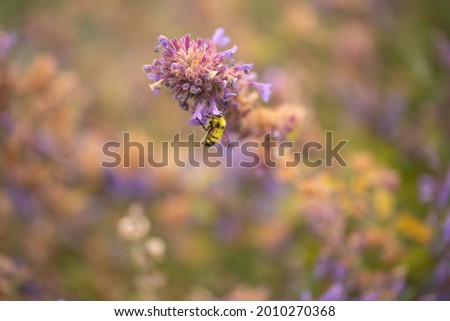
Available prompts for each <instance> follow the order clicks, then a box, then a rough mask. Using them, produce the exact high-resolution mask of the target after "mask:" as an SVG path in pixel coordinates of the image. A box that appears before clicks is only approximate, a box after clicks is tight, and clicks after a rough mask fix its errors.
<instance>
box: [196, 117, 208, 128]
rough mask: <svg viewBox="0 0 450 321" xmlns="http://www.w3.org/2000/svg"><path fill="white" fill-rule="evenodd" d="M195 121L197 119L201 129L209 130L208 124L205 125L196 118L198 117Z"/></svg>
mask: <svg viewBox="0 0 450 321" xmlns="http://www.w3.org/2000/svg"><path fill="white" fill-rule="evenodd" d="M197 121H198V123H199V124H200V126H202V127H203V129H204V130H205V131H208V130H209V126H208V127H206V126H205V125H204V124H203V123H202V122H201V121H200V120H198V119H197Z"/></svg>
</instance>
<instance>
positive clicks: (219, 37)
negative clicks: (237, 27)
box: [212, 28, 231, 47]
mask: <svg viewBox="0 0 450 321" xmlns="http://www.w3.org/2000/svg"><path fill="white" fill-rule="evenodd" d="M230 40H231V39H230V37H228V36H225V29H223V28H217V29H216V31H215V32H214V34H213V36H212V41H213V42H214V43H215V44H216V45H218V46H219V47H223V46H226V45H228V43H229V42H230Z"/></svg>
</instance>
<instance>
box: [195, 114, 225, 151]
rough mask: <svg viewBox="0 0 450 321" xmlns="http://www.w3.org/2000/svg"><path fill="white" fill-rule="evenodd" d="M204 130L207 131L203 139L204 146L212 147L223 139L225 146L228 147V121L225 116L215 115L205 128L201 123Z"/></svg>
mask: <svg viewBox="0 0 450 321" xmlns="http://www.w3.org/2000/svg"><path fill="white" fill-rule="evenodd" d="M200 125H201V126H202V127H203V129H204V130H205V131H206V136H205V138H204V139H203V142H202V144H203V146H206V147H210V146H213V145H214V144H215V143H217V142H219V141H220V140H221V139H222V138H223V141H224V143H225V146H226V145H228V143H227V142H226V141H229V139H228V135H227V134H226V133H225V127H226V126H227V121H226V120H225V117H224V116H223V114H220V115H214V116H212V117H211V118H209V121H208V124H207V125H206V126H205V125H204V124H202V123H200Z"/></svg>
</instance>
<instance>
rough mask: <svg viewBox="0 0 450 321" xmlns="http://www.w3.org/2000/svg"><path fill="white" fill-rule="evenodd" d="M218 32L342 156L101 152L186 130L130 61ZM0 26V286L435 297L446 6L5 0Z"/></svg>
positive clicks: (446, 294) (449, 294) (441, 295)
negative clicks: (116, 162)
mask: <svg viewBox="0 0 450 321" xmlns="http://www.w3.org/2000/svg"><path fill="white" fill-rule="evenodd" d="M217 27H224V28H225V30H226V32H227V34H228V35H229V36H230V37H231V43H232V44H237V45H238V47H239V49H238V51H237V52H236V54H235V55H234V58H235V59H236V60H238V61H245V62H254V63H255V71H256V72H257V73H258V75H259V78H260V79H262V81H265V82H269V83H272V97H271V100H270V102H269V103H267V104H263V105H264V106H263V107H264V108H268V109H270V108H277V107H278V106H281V105H283V106H284V105H287V106H289V108H291V109H293V110H296V112H297V113H298V115H301V117H299V118H298V122H297V124H296V126H295V128H294V130H293V131H292V132H291V133H290V136H289V138H290V139H293V140H295V141H298V142H305V141H308V140H319V141H323V139H324V133H325V131H333V132H334V134H335V140H338V139H344V140H349V143H348V144H347V145H346V147H345V148H344V149H343V156H344V158H345V160H346V161H347V163H348V165H349V166H348V167H339V166H334V167H330V168H325V167H319V168H307V167H305V166H298V167H296V168H283V167H278V168H277V169H267V168H257V169H242V168H236V167H235V168H216V169H210V168H204V167H202V168H196V169H194V168H177V167H175V166H169V167H167V168H162V169H155V168H145V169H139V168H137V162H136V159H133V160H132V164H133V166H132V167H131V168H128V169H127V168H117V169H109V170H107V169H105V168H102V167H101V166H100V163H101V161H102V146H103V144H104V143H105V142H107V141H109V140H119V141H120V140H121V138H122V133H123V132H130V133H131V138H132V139H133V140H136V141H142V142H143V143H145V142H146V141H148V140H154V141H156V142H159V141H163V140H170V139H171V138H172V135H173V134H174V133H176V132H178V131H181V133H182V137H183V135H187V134H189V133H190V132H192V131H195V133H196V135H197V137H198V138H201V137H202V135H203V132H202V130H201V128H198V127H193V126H189V124H188V120H189V118H190V116H191V115H190V114H189V113H187V112H184V111H183V110H181V109H180V108H179V107H178V104H177V102H176V101H173V100H172V97H171V96H172V95H171V94H170V93H169V92H168V91H167V90H162V91H161V93H160V94H159V95H158V96H156V95H153V93H152V92H151V91H150V90H149V88H148V85H147V83H148V80H147V78H146V75H145V73H144V72H143V70H142V65H144V64H149V63H152V61H153V59H155V58H158V54H156V53H154V51H153V49H154V48H155V45H156V41H157V35H158V34H163V35H165V36H167V37H169V38H172V37H180V36H182V35H183V34H186V33H189V34H191V35H192V36H193V37H194V38H195V37H210V36H211V35H212V34H213V32H214V30H215V29H216V28H217ZM0 30H1V31H0V169H1V174H0V299H3V300H11V299H12V300H55V299H67V300H71V299H73V300H214V299H220V300H270V299H275V300H279V299H284V300H297V299H314V300H316V299H317V300H319V299H322V300H450V247H449V245H450V202H449V198H450V162H449V160H450V143H449V142H450V109H449V107H450V3H449V2H448V1H446V0H435V1H432V2H431V1H420V0H409V1H406V0H395V1H387V0H367V1H363V0H314V1H313V0H309V1H306V0H305V1H301V0H280V1H270V0H251V1H238V0H226V1H209V0H203V1H201V0H195V1H182V0H170V1H162V0H160V1H159V0H155V1H144V0H137V1H132V2H131V1H125V0H109V1H104V0H98V1H87V0H80V1H45V0H38V1H27V0H15V1H13V0H6V1H1V2H0ZM261 104H262V103H261Z"/></svg>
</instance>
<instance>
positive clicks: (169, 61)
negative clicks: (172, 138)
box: [143, 28, 270, 125]
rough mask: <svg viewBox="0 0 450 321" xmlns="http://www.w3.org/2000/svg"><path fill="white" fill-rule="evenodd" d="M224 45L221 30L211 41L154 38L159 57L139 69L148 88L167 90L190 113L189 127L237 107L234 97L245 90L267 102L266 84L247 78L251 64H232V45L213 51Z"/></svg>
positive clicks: (223, 34)
mask: <svg viewBox="0 0 450 321" xmlns="http://www.w3.org/2000/svg"><path fill="white" fill-rule="evenodd" d="M228 42H229V38H228V37H226V36H225V31H224V30H223V28H219V29H217V30H216V32H215V33H214V36H213V37H212V39H203V38H198V39H196V40H194V39H192V38H191V36H190V35H184V36H182V37H181V38H180V39H177V38H174V39H172V40H169V39H168V38H167V37H165V36H162V35H160V36H158V43H157V46H156V49H155V51H156V52H160V53H161V57H160V58H159V59H156V60H154V61H153V63H152V64H151V65H144V66H143V69H144V72H145V73H146V74H147V77H148V79H149V80H151V81H153V83H152V84H150V85H149V86H150V89H151V90H152V91H153V93H155V94H158V93H159V91H160V90H161V87H166V88H168V89H169V90H170V91H171V92H172V93H173V97H174V99H176V100H177V101H178V102H179V105H180V107H181V108H182V109H184V110H190V111H191V112H192V114H193V115H192V118H191V120H190V123H191V124H193V125H200V123H203V124H204V123H205V121H206V118H207V117H210V116H211V115H219V114H221V113H223V112H224V109H225V107H226V106H233V107H234V108H237V107H239V100H238V99H237V98H238V97H239V95H240V94H241V93H243V92H244V89H245V88H248V87H255V88H257V89H258V90H259V92H260V94H261V98H262V99H263V100H264V101H268V100H269V96H270V84H262V83H258V82H255V81H254V77H253V75H251V76H250V75H249V71H250V69H252V68H253V64H251V63H250V64H237V65H234V61H233V59H232V56H233V54H234V53H235V52H236V51H237V46H236V45H234V46H233V47H232V48H231V49H228V50H225V51H222V52H218V51H217V50H216V48H217V46H223V45H226V44H227V43H228ZM230 102H231V104H230Z"/></svg>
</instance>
